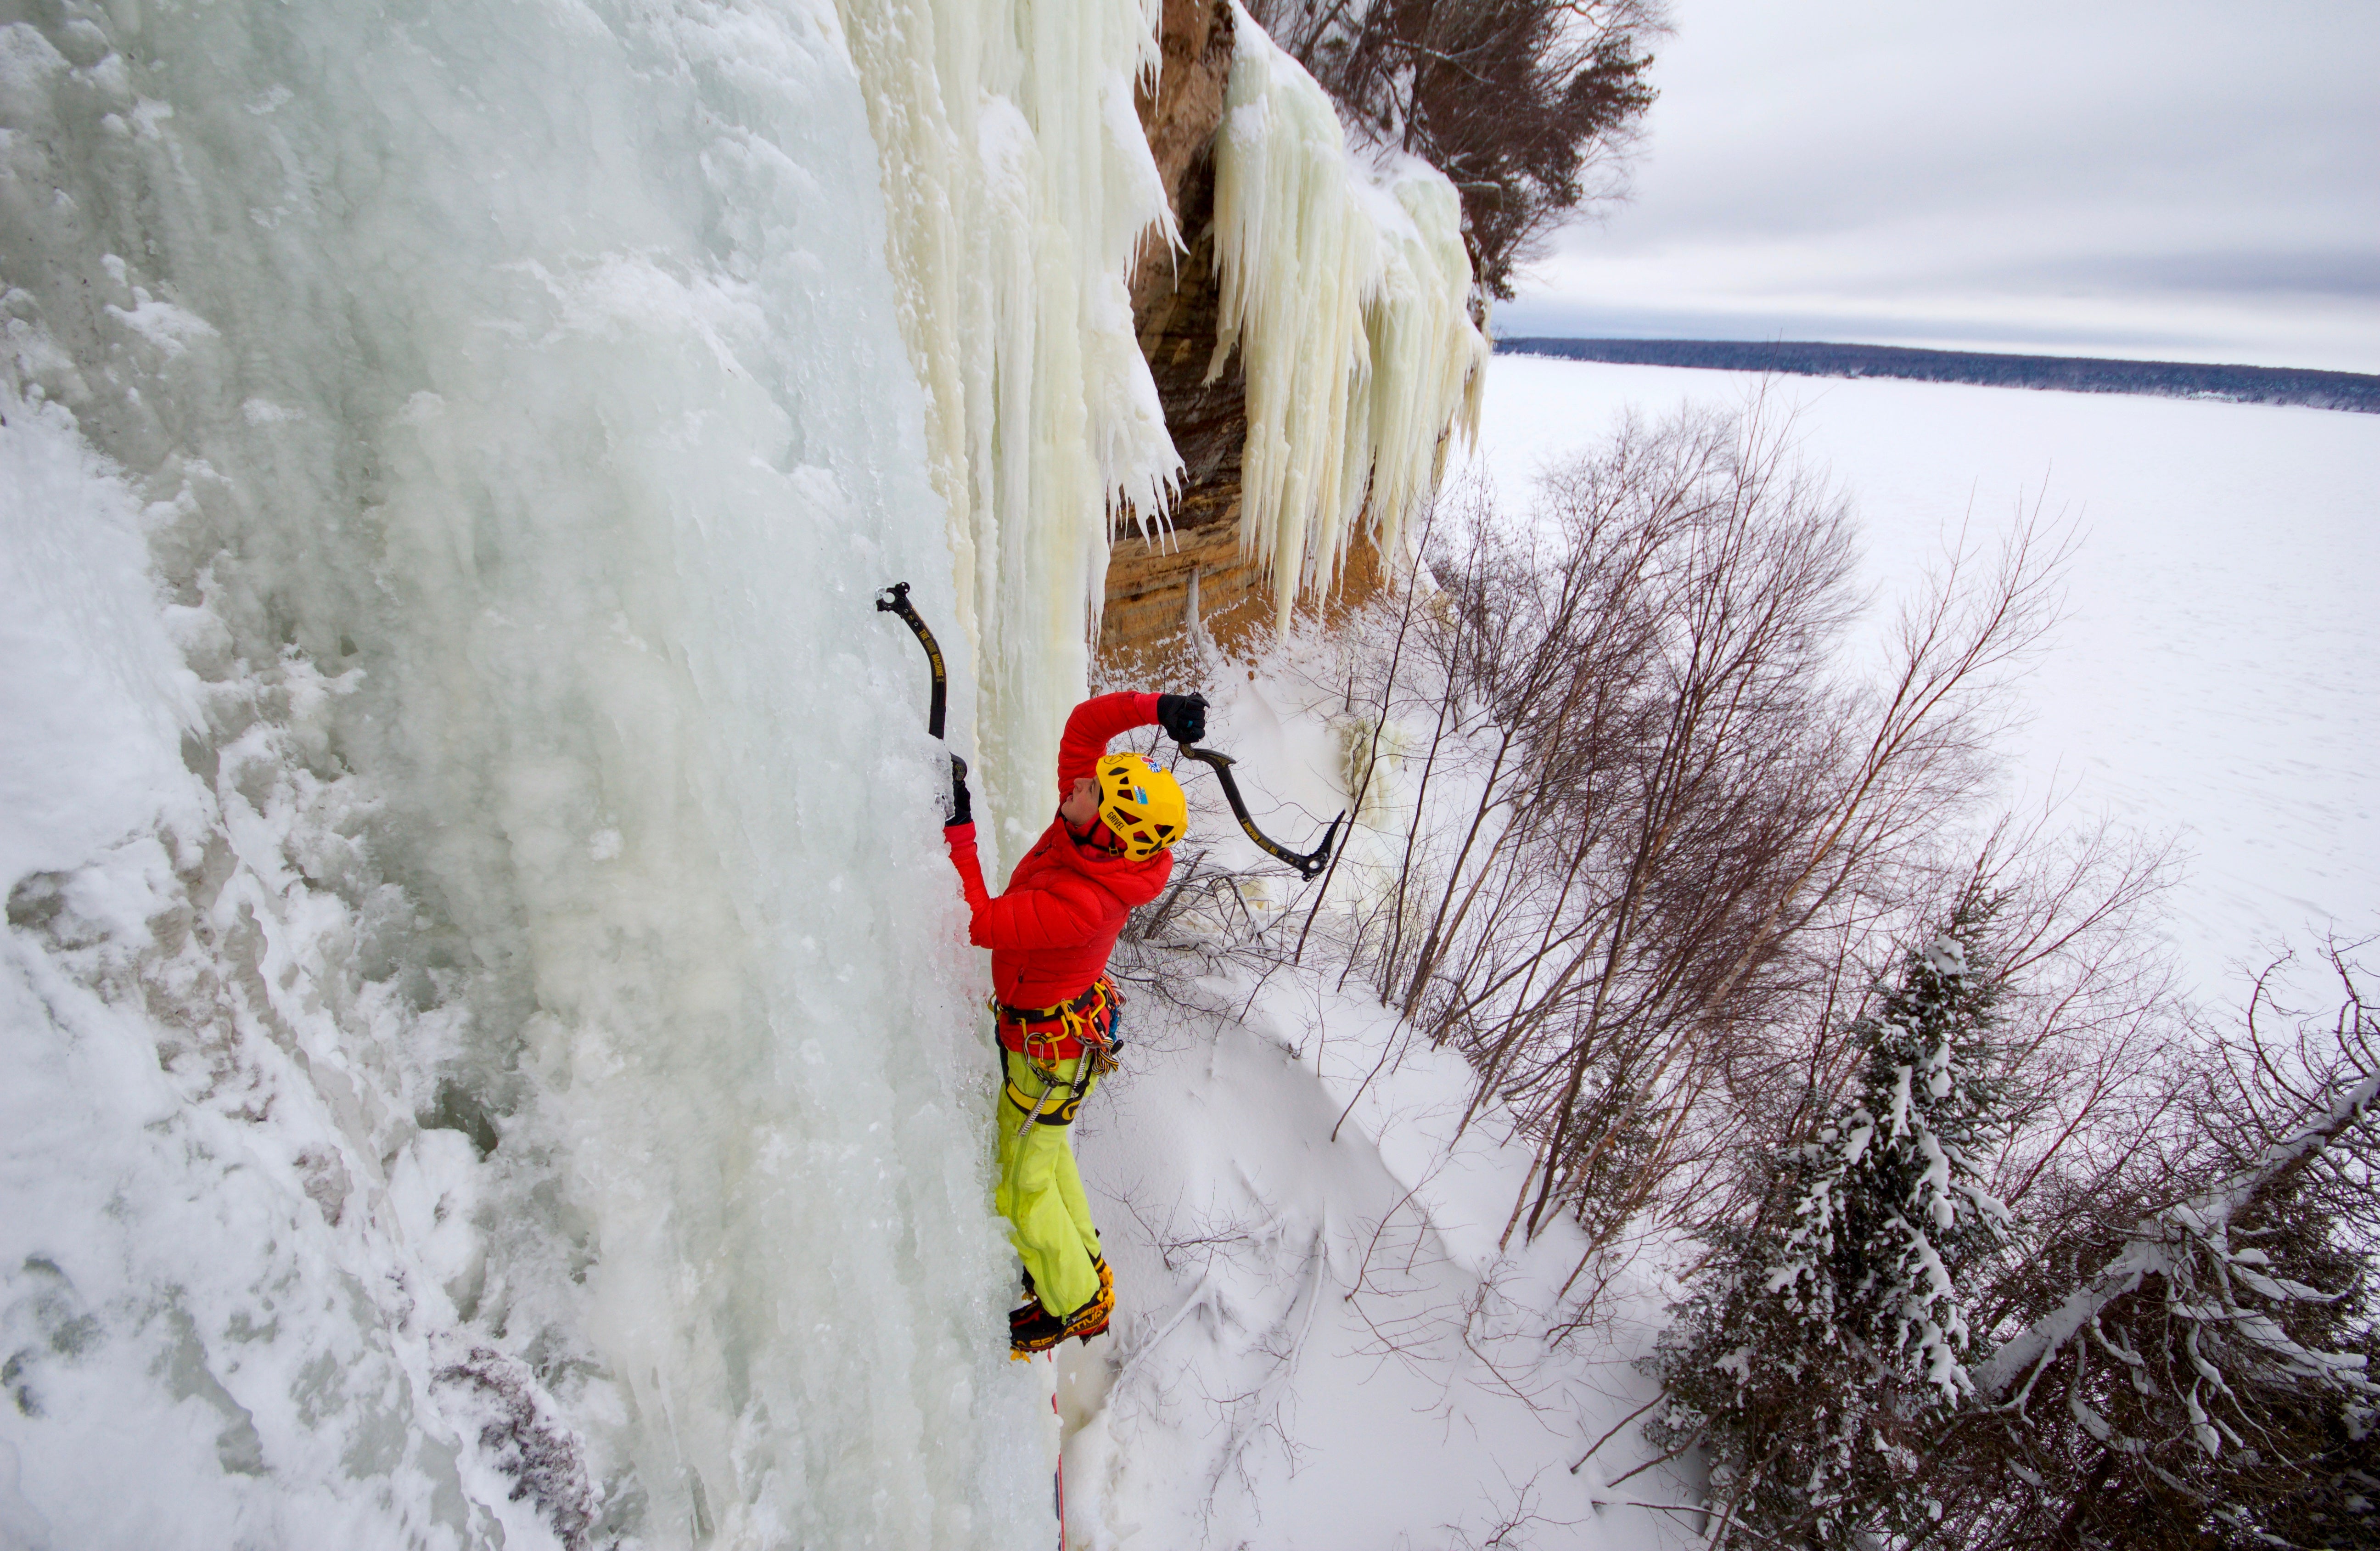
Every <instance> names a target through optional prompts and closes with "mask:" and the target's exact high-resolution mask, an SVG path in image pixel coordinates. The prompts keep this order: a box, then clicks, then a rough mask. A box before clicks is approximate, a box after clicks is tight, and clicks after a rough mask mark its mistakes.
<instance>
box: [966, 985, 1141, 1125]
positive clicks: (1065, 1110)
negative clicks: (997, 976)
mask: <svg viewBox="0 0 2380 1551" xmlns="http://www.w3.org/2000/svg"><path fill="white" fill-rule="evenodd" d="M990 1006H991V1012H992V1016H993V1017H994V1018H995V1019H997V1020H998V1021H999V1025H1000V1044H1001V1048H1002V1049H1006V1050H1013V1051H1014V1052H1015V1053H1016V1054H1018V1055H1020V1056H1022V1057H1024V1058H1025V1065H1026V1069H1027V1070H1029V1071H1030V1072H1032V1073H1033V1075H1034V1076H1035V1077H1037V1078H1038V1079H1040V1082H1041V1094H1040V1097H1038V1098H1036V1097H1033V1096H1031V1095H1028V1094H1026V1092H1025V1091H1024V1090H1023V1089H1022V1088H1019V1087H1018V1086H1017V1085H1016V1084H1015V1082H1014V1080H1013V1079H1011V1078H1010V1077H1009V1076H1008V1074H1007V1072H1006V1070H1005V1068H1004V1067H1003V1069H1002V1072H1001V1077H1002V1084H1004V1085H1005V1087H1006V1088H1007V1090H1008V1101H1009V1102H1010V1103H1011V1104H1014V1105H1015V1106H1016V1108H1017V1109H1020V1110H1022V1111H1024V1113H1025V1115H1026V1121H1025V1124H1026V1126H1028V1127H1029V1126H1032V1125H1035V1124H1037V1123H1038V1124H1040V1125H1072V1124H1073V1123H1074V1121H1075V1112H1076V1111H1077V1110H1079V1109H1081V1108H1082V1107H1083V1100H1084V1098H1085V1097H1087V1096H1088V1095H1089V1093H1090V1091H1091V1084H1093V1083H1095V1082H1097V1081H1099V1079H1100V1078H1102V1077H1105V1076H1106V1075H1107V1074H1108V1073H1109V1072H1113V1071H1115V1070H1116V1068H1117V1066H1118V1064H1119V1062H1118V1061H1117V1060H1116V1049H1117V1047H1118V1046H1120V1045H1121V1044H1122V1043H1123V1038H1122V1024H1123V992H1122V991H1119V990H1117V989H1116V988H1115V983H1114V982H1113V981H1111V980H1110V979H1109V978H1108V977H1107V976H1106V975H1100V976H1099V978H1098V979H1097V980H1094V981H1092V982H1091V985H1090V988H1089V989H1088V990H1087V991H1085V992H1084V993H1083V994H1082V995H1081V996H1078V997H1076V998H1075V1000H1072V1001H1068V1002H1062V1003H1060V1004H1059V1005H1057V1006H1055V1007H1010V1006H1008V1005H1006V1004H1004V1003H1003V1002H1002V1001H1001V1000H999V999H997V998H994V999H993V1000H992V1001H991V1003H990ZM1078 1057H1079V1058H1080V1061H1079V1063H1078V1064H1077V1065H1076V1066H1075V1077H1074V1080H1073V1081H1072V1082H1068V1081H1066V1080H1065V1079H1063V1078H1062V1077H1060V1076H1059V1075H1058V1072H1057V1063H1058V1062H1060V1061H1065V1060H1076V1058H1078ZM1061 1090H1063V1091H1064V1093H1065V1095H1066V1097H1064V1098H1062V1099H1061V1100H1060V1101H1059V1103H1058V1107H1057V1108H1056V1109H1049V1108H1048V1106H1049V1103H1050V1095H1051V1094H1052V1093H1056V1092H1059V1091H1061ZM1020 1134H1022V1133H1021V1132H1020Z"/></svg>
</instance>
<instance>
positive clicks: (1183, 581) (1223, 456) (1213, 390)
mask: <svg viewBox="0 0 2380 1551" xmlns="http://www.w3.org/2000/svg"><path fill="white" fill-rule="evenodd" d="M1159 42H1160V47H1161V48H1162V50H1163V53H1164V67H1163V70H1162V72H1161V73H1160V77H1159V79H1158V87H1157V91H1156V92H1155V93H1154V94H1153V95H1152V94H1151V93H1149V92H1148V91H1146V90H1144V91H1142V92H1141V93H1140V94H1139V96H1138V99H1137V102H1136V106H1137V107H1138V108H1139V110H1140V122H1141V127H1142V128H1143V129H1144V130H1145V131H1146V132H1147V135H1148V143H1149V149H1150V151H1152V152H1153V153H1154V154H1155V156H1156V158H1157V168H1158V172H1159V174H1160V176H1162V177H1163V178H1164V180H1165V192H1166V198H1167V200H1169V201H1170V202H1171V204H1172V208H1173V214H1174V219H1175V222H1176V224H1177V226H1178V229H1179V230H1180V231H1181V233H1182V236H1183V240H1184V243H1185V244H1186V245H1187V248H1188V250H1187V251H1186V252H1184V253H1179V254H1176V253H1171V252H1168V251H1167V250H1165V249H1164V248H1161V247H1157V246H1152V247H1151V248H1148V249H1147V251H1145V252H1144V253H1143V254H1142V256H1141V260H1140V263H1139V267H1138V269H1137V271H1136V273H1135V274H1134V276H1133V281H1132V287H1131V288H1132V303H1133V322H1134V325H1135V329H1136V331H1137V332H1138V333H1139V336H1140V348H1141V352H1142V354H1144V355H1145V356H1147V357H1148V366H1149V371H1150V374H1151V375H1152V376H1154V377H1155V378H1156V380H1157V393H1158V397H1159V399H1160V402H1162V403H1163V405H1164V406H1165V425H1166V429H1167V430H1169V431H1170V432H1172V437H1173V445H1174V447H1175V449H1176V450H1177V451H1179V452H1180V453H1181V454H1182V461H1183V464H1184V472H1183V491H1182V498H1181V501H1180V502H1179V503H1178V504H1177V505H1176V506H1175V508H1174V511H1173V519H1172V532H1171V533H1170V534H1166V535H1162V536H1160V537H1159V538H1157V539H1154V540H1150V539H1143V538H1141V537H1140V536H1139V535H1138V534H1137V533H1130V534H1128V536H1127V537H1124V538H1122V539H1117V540H1116V541H1115V543H1114V545H1113V547H1112V548H1111V551H1110V552H1109V557H1108V580H1107V602H1106V612H1105V614H1104V616H1103V618H1102V621H1101V624H1100V627H1099V644H1098V649H1099V654H1100V655H1101V656H1103V657H1114V656H1117V655H1119V654H1130V653H1147V652H1148V651H1151V650H1155V649H1160V648H1163V647H1165V646H1167V645H1169V644H1171V643H1172V642H1173V641H1175V640H1176V639H1178V638H1179V636H1181V634H1182V632H1183V630H1184V627H1185V626H1186V624H1188V620H1189V606H1190V600H1191V596H1192V586H1193V581H1194V578H1195V581H1196V598H1197V609H1198V616H1199V619H1200V622H1201V623H1202V624H1204V625H1205V626H1206V628H1207V630H1208V632H1209V633H1210V634H1211V635H1213V636H1215V637H1216V638H1217V639H1218V640H1219V641H1221V642H1223V643H1225V644H1226V645H1230V644H1233V643H1235V642H1236V641H1237V640H1239V639H1240V638H1241V637H1243V636H1245V634H1246V632H1247V631H1248V630H1249V629H1250V628H1252V627H1254V626H1256V625H1257V624H1262V623H1263V622H1265V621H1266V620H1267V619H1268V618H1269V613H1270V608H1271V600H1270V593H1271V589H1270V587H1269V584H1267V582H1266V581H1265V579H1264V576H1263V572H1262V568H1261V567H1259V566H1258V565H1257V563H1256V562H1255V561H1254V560H1251V559H1248V558H1245V557H1244V556H1243V555H1242V554H1241V553H1240V454H1241V450H1242V448H1243V447H1244V445H1245V442H1246V440H1247V414H1246V401H1247V384H1246V381H1245V378H1244V377H1243V376H1242V374H1241V370H1240V362H1239V357H1238V356H1237V355H1236V353H1235V354H1234V355H1233V357H1232V358H1231V359H1230V360H1229V361H1227V362H1226V363H1225V365H1224V369H1223V371H1222V373H1221V375H1220V376H1219V377H1217V378H1216V379H1215V381H1213V382H1208V381H1207V372H1208V368H1209V367H1210V366H1211V365H1212V364H1213V361H1214V356H1215V336H1216V327H1217V319H1218V316H1219V313H1220V307H1221V299H1222V292H1221V287H1220V284H1219V281H1218V277H1217V275H1216V271H1215V134H1216V131H1217V130H1218V129H1219V128H1220V127H1221V125H1222V121H1223V91H1224V86H1225V84H1226V82H1227V81H1228V80H1229V79H1230V77H1231V71H1232V46H1233V21H1232V12H1231V6H1230V5H1229V4H1228V0H1165V10H1164V16H1163V21H1162V24H1161V28H1160V34H1159ZM1379 574H1380V568H1379V563H1378V556H1377V555H1376V554H1375V553H1374V552H1373V551H1372V550H1371V549H1370V547H1369V546H1367V545H1365V544H1362V543H1360V542H1359V543H1358V544H1357V545H1356V546H1355V548H1354V552H1352V553H1350V554H1349V556H1348V563H1347V565H1346V568H1345V572H1344V576H1343V578H1342V583H1341V587H1340V589H1339V594H1338V596H1339V597H1340V598H1341V599H1342V600H1348V601H1353V600H1358V599H1360V598H1362V597H1365V596H1368V595H1369V594H1370V593H1371V592H1372V591H1373V590H1375V589H1376V588H1378V581H1379Z"/></svg>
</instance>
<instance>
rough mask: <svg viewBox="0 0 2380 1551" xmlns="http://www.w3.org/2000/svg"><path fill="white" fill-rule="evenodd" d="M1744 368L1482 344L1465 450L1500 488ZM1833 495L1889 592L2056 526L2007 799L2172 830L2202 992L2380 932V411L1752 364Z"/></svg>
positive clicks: (1728, 382) (2179, 922)
mask: <svg viewBox="0 0 2380 1551" xmlns="http://www.w3.org/2000/svg"><path fill="white" fill-rule="evenodd" d="M1758 387H1759V382H1758V380H1757V379H1755V378H1754V377H1752V376H1750V375H1745V374H1737V373H1730V372H1715V371H1695V370H1681V369H1676V368H1665V367H1631V366H1607V365H1601V364H1597V363H1592V362H1577V361H1556V360H1548V359H1542V358H1535V357H1498V358H1497V360H1496V361H1495V363H1494V365H1493V366H1492V367H1491V368H1490V370H1489V376H1488V401H1487V410H1486V414H1485V416H1484V417H1483V418H1482V422H1481V430H1480V444H1479V450H1478V454H1477V462H1478V465H1479V466H1480V467H1484V469H1485V471H1486V472H1487V473H1488V476H1489V477H1490V478H1491V479H1494V480H1495V481H1496V483H1497V485H1498V486H1499V488H1500V491H1503V492H1504V493H1505V494H1506V495H1507V496H1508V497H1517V496H1520V495H1522V494H1524V492H1525V490H1526V487H1527V485H1528V483H1529V481H1530V479H1532V478H1533V477H1534V475H1535V473H1536V470H1537V469H1538V468H1539V467H1542V466H1543V465H1545V464H1546V463H1547V462H1548V461H1551V460H1554V459H1558V458H1560V457H1561V456H1563V455H1564V454H1567V453H1569V452H1571V451H1573V450H1574V449H1577V448H1579V447H1581V446H1584V445H1585V444H1587V443H1590V442H1594V441H1596V440H1597V438H1598V437H1600V436H1601V435H1602V434H1603V433H1604V431H1605V430H1606V428H1608V427H1609V425H1610V423H1611V422H1612V420H1613V418H1615V417H1616V416H1617V415H1618V414H1619V413H1620V412H1621V410H1622V409H1623V408H1624V407H1626V406H1630V405H1633V406H1636V407H1637V408H1639V409H1640V410H1642V411H1643V412H1644V413H1645V415H1647V416H1648V417H1650V418H1659V417H1662V416H1666V415H1668V414H1670V413H1671V412H1673V411H1674V410H1675V409H1676V408H1677V407H1678V406H1680V405H1681V404H1682V403H1685V402H1688V401H1696V402H1704V403H1715V404H1719V405H1725V406H1737V405H1741V404H1743V403H1744V402H1745V401H1746V400H1747V399H1748V397H1749V396H1750V395H1751V394H1753V393H1754V392H1755V391H1756V390H1757V388H1758ZM1768 393H1769V394H1770V395H1771V399H1772V402H1781V403H1783V404H1784V405H1787V406H1791V407H1792V409H1793V410H1794V412H1795V414H1796V421H1795V431H1796V436H1797V439H1798V441H1799V442H1800V443H1801V447H1802V451H1803V456H1804V457H1805V458H1806V459H1807V460H1808V461H1809V462H1810V463H1811V464H1812V465H1813V466H1815V467H1820V468H1824V469H1828V470H1829V471H1831V473H1832V475H1833V477H1834V479H1836V480H1837V481H1838V482H1839V483H1840V485H1842V486H1843V487H1844V488H1845V489H1846V490H1847V491H1849V493H1850V494H1851V497H1852V505H1853V509H1854V510H1855V511H1856V513H1857V514H1858V515H1859V518H1860V520H1861V525H1862V527H1863V533H1864V547H1865V550H1866V569H1867V574H1868V575H1869V576H1870V577H1871V578H1872V579H1873V581H1874V582H1875V583H1876V585H1877V586H1878V587H1879V588H1882V594H1881V596H1882V597H1883V598H1884V599H1886V600H1888V599H1889V598H1890V597H1891V596H1892V595H1893V594H1894V593H1895V592H1896V591H1899V590H1901V589H1905V588H1908V587H1909V586H1911V585H1913V583H1914V582H1915V580H1916V579H1917V578H1918V577H1919V576H1921V575H1922V573H1923V571H1924V569H1925V565H1926V564H1927V563H1928V562H1929V561H1930V560H1932V559H1934V558H1935V557H1937V555H1938V554H1939V553H1940V552H1941V544H1942V541H1943V539H1944V536H1945V534H1946V532H1955V531H1956V529H1957V527H1958V526H1959V524H1960V523H1961V520H1962V519H1963V518H1965V517H1967V516H1968V515H1969V514H1970V513H1972V515H1973V531H1974V532H1975V533H1976V534H1978V535H1983V536H1986V537H1988V536H1989V535H1991V534H1994V533H1997V532H1998V531H1999V530H2001V529H2004V528H2006V527H2008V526H2009V525H2010V523H2011V522H2013V521H2014V520H2015V518H2016V516H2017V515H2018V514H2019V512H2020V510H2022V509H2029V508H2030V507H2032V506H2033V505H2034V503H2035V502H2036V501H2038V502H2039V503H2041V506H2042V509H2043V511H2044V512H2045V514H2046V515H2052V516H2057V515H2060V514H2062V515H2063V516H2064V518H2065V519H2066V520H2067V521H2068V522H2070V523H2071V524H2073V525H2074V526H2076V527H2078V528H2079V530H2080V533H2081V537H2082V544H2081V548H2080V550H2079V551H2078V552H2077V554H2076V556H2075V558H2074V561H2073V563H2072V564H2071V566H2070V571H2069V584H2068V594H2067V609H2066V614H2065V618H2064V621H2063V623H2062V624H2060V625H2059V626H2058V631H2057V633H2056V636H2055V637H2054V640H2053V643H2052V648H2051V650H2050V652H2049V653H2048V655H2046V657H2045V658H2044V660H2042V661H2041V662H2040V664H2039V665H2038V666H2037V667H2036V668H2035V669H2034V671H2033V673H2031V674H2030V675H2029V677H2028V678H2027V679H2026V681H2025V683H2024V685H2023V688H2022V693H2023V695H2024V697H2025V700H2026V709H2027V711H2028V712H2029V713H2030V714H2029V721H2028V722H2027V724H2026V725H2025V726H2024V727H2023V728H2022V729H2021V730H2020V731H2019V732H2018V733H2015V734H2014V735H2013V736H2012V737H2011V739H2010V745H2009V752H2010V757H2011V773H2012V776H2013V778H2014V782H2015V786H2014V789H2013V795H2014V796H2015V798H2016V800H2018V801H2020V802H2022V803H2024V804H2026V805H2028V806H2037V805H2038V803H2039V801H2040V800H2041V798H2042V796H2043V795H2044V794H2047V793H2050V792H2052V791H2055V792H2057V793H2059V794H2066V802H2067V811H2068V812H2070V814H2072V815H2073V816H2074V817H2075V818H2077V819H2078V820H2079V819H2081V818H2085V817H2088V816H2091V815H2095V814H2099V813H2107V814H2111V815H2113V816H2115V817H2117V818H2119V819H2120V820H2122V821H2123V822H2125V823H2126V824H2128V825H2131V826H2133V827H2135V828H2138V829H2140V830H2146V831H2149V832H2152V833H2166V834H2174V835H2178V836H2179V838H2180V842H2181V845H2182V848H2183V851H2184V853H2185V854H2186V857H2187V862H2188V875H2187V878H2186V879H2185V881H2184V883H2183V885H2182V887H2181V888H2180V889H2179V890H2178V891H2176V892H2175V894H2174V895H2173V897H2172V899H2171V901H2170V906H2171V922H2170V925H2171V929H2172V932H2173V935H2174V938H2175V940H2176V943H2177V945H2178V947H2179V948H2180V951H2181V952H2182V954H2183V957H2184V961H2185V963H2186V965H2187V967H2188V968H2189V970H2190V971H2191V973H2192V975H2193V976H2194V977H2195V979H2196V982H2197V984H2198V987H2199V989H2200V990H2201V991H2202V992H2203V993H2204V994H2207V995H2210V996H2216V997H2220V998H2222V999H2224V1000H2231V999H2233V998H2234V997H2236V995H2237V994H2238V993H2239V991H2240V984H2241V983H2240V976H2239V975H2238V974H2236V973H2235V972H2234V969H2233V966H2235V965H2238V964H2240V963H2245V962H2247V961H2249V960H2251V959H2258V960H2261V958H2262V956H2263V955H2264V952H2265V950H2266V949H2267V948H2269V947H2270V946H2271V945H2273V944H2274V943H2276V942H2277V941H2278V940H2279V939H2282V938H2284V937H2286V938H2288V939H2289V940H2291V941H2292V942H2294V943H2298V944H2301V945H2302V944H2308V943H2311V942H2313V941H2314V940H2315V939H2317V938H2318V936H2319V934H2320V932H2321V931H2322V930H2323V929H2324V927H2325V926H2327V925H2329V924H2331V923H2333V922H2336V923H2337V925H2338V927H2339V928H2340V929H2341V930H2343V931H2347V932H2350V933H2358V934H2361V933H2369V932H2371V931H2372V930H2374V928H2375V926H2380V822H2376V821H2375V818H2374V810H2375V808H2380V801H2375V796H2374V784H2375V783H2374V773H2373V772H2374V765H2375V763H2380V709H2375V705H2374V693H2373V690H2372V687H2371V685H2370V683H2369V681H2370V679H2371V678H2372V676H2373V674H2374V671H2375V669H2380V608H2375V600H2380V416H2369V415H2350V414H2341V413H2338V412H2333V411H2324V410H2314V409H2299V408H2284V407H2275V406H2263V405H2230V404H2215V403H2197V402H2189V401H2183V400H2176V399H2162V398H2136V397H2118V396H2112V395H2093V394H2059V393H2034V392H2028V391H2022V390H2014V389H2005V388H1971V387H1962V386H1955V385H1947V384H1938V383H1926V382H1888V381H1876V380H1862V381H1847V380H1833V379H1816V378H1800V377H1786V378H1778V379H1773V380H1771V382H1770V383H1769V385H1768Z"/></svg>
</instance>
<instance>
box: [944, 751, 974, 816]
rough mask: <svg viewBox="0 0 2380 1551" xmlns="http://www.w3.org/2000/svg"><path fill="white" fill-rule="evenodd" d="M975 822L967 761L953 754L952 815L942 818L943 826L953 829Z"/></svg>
mask: <svg viewBox="0 0 2380 1551" xmlns="http://www.w3.org/2000/svg"><path fill="white" fill-rule="evenodd" d="M974 822H975V804H974V803H973V801H971V800H970V799H969V798H968V796H967V783H966V761H965V760H964V759H962V758H960V757H958V756H957V755H955V754H953V755H952V756H951V816H950V817H949V818H945V819H943V820H942V828H943V829H945V830H948V829H953V828H954V827H956V826H958V825H961V824H972V823H974Z"/></svg>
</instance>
